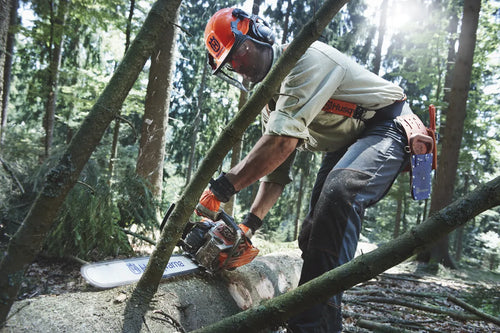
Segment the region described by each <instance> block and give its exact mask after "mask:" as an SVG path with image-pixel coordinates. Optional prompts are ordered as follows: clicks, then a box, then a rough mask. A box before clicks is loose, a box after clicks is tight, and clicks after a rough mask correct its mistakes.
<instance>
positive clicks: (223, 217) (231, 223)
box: [218, 210, 241, 232]
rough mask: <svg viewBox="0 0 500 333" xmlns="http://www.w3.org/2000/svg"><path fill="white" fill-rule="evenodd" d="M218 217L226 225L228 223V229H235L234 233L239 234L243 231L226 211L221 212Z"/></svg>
mask: <svg viewBox="0 0 500 333" xmlns="http://www.w3.org/2000/svg"><path fill="white" fill-rule="evenodd" d="M218 217H219V218H220V219H221V220H222V221H224V223H226V224H227V226H228V227H230V228H231V229H233V230H234V232H238V231H239V230H241V229H240V227H238V225H237V224H236V222H234V218H233V217H232V216H231V215H229V214H228V213H226V212H225V211H223V210H221V211H220V212H219V216H218Z"/></svg>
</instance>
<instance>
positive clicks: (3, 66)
mask: <svg viewBox="0 0 500 333" xmlns="http://www.w3.org/2000/svg"><path fill="white" fill-rule="evenodd" d="M8 2H9V1H7V3H8ZM1 7H2V8H1V9H0V12H1V13H0V21H2V20H3V19H4V16H5V13H4V12H3V11H4V10H7V9H8V8H7V7H8V6H5V8H4V4H3V3H2V5H1ZM18 7H19V3H18V0H13V1H12V6H11V8H10V15H9V20H8V22H9V26H8V32H7V40H6V43H5V50H4V44H3V34H4V31H3V29H4V27H3V23H2V24H1V25H0V40H1V42H0V80H2V81H1V82H0V100H1V102H0V105H1V107H2V111H1V117H0V149H1V147H2V145H3V141H4V137H5V128H6V126H7V105H8V104H9V92H10V77H11V72H12V54H13V52H14V44H15V32H14V31H15V28H16V26H17V24H18V21H19V19H18V16H17V8H18ZM6 21H7V20H6ZM2 70H3V72H2Z"/></svg>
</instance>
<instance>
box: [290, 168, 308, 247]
mask: <svg viewBox="0 0 500 333" xmlns="http://www.w3.org/2000/svg"><path fill="white" fill-rule="evenodd" d="M306 170H307V168H303V169H301V170H300V182H299V191H298V192H297V207H296V210H295V222H294V224H293V239H292V240H293V241H294V240H297V239H298V238H299V223H300V220H301V218H300V212H301V211H302V200H303V198H304V184H305V180H306V178H307V176H306Z"/></svg>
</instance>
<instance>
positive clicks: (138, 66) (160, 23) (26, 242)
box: [0, 0, 208, 323]
mask: <svg viewBox="0 0 500 333" xmlns="http://www.w3.org/2000/svg"><path fill="white" fill-rule="evenodd" d="M180 1H181V0H177V1H176V2H175V1H173V0H158V1H157V2H156V3H155V4H154V5H153V7H152V9H151V11H150V13H149V15H148V16H147V18H146V20H145V21H144V24H143V27H142V28H141V30H140V32H139V34H138V35H137V38H136V39H135V40H134V42H133V43H132V45H131V47H130V49H129V50H128V51H127V53H126V54H125V57H124V58H123V60H122V62H121V63H120V65H119V66H118V68H117V69H116V72H115V73H114V74H113V76H112V77H111V79H110V81H109V83H108V84H107V85H106V87H105V88H104V91H103V92H102V94H101V95H100V96H99V99H98V100H97V102H96V103H95V104H94V106H93V107H92V109H91V110H90V112H89V114H88V115H87V117H86V118H85V120H84V121H83V123H82V125H81V126H80V129H79V130H78V132H77V133H76V134H75V136H74V137H73V139H72V140H71V142H70V144H69V146H68V147H67V148H66V151H65V152H64V154H63V157H62V158H61V160H60V161H59V163H58V164H57V165H56V166H55V167H54V168H53V169H52V170H50V171H49V173H48V174H47V177H46V179H45V181H44V184H43V189H42V191H41V192H40V193H39V194H38V196H37V198H36V200H35V202H34V203H33V205H32V206H31V209H30V211H29V212H28V214H27V216H26V217H25V219H24V221H23V224H22V225H21V227H20V228H19V230H18V231H17V232H16V234H15V235H14V236H13V237H12V239H11V241H10V243H9V246H8V249H7V253H6V255H5V256H4V257H3V258H2V261H1V262H0V323H3V322H4V321H5V318H6V316H7V313H8V312H9V309H10V307H11V306H12V302H14V300H15V298H16V294H17V292H18V290H19V286H20V282H21V277H22V275H23V272H24V270H25V268H26V267H27V266H28V265H29V264H30V263H31V262H32V261H33V259H34V258H35V257H36V255H37V253H38V252H39V250H40V248H41V246H42V244H43V241H44V240H45V238H46V236H47V233H48V232H49V230H50V228H51V226H52V224H53V222H54V219H55V218H56V216H57V213H58V211H59V209H60V207H61V205H62V204H63V202H64V199H65V198H66V196H67V194H68V192H69V191H70V190H71V189H72V188H73V186H74V185H75V183H76V181H77V180H78V177H79V175H80V172H81V171H82V169H83V167H84V166H85V164H86V163H87V161H88V160H89V158H90V156H91V154H92V152H93V151H94V150H95V149H96V147H97V145H98V144H99V142H100V141H101V138H102V136H103V134H104V132H105V131H106V129H107V128H108V126H109V124H110V122H111V121H112V120H113V119H115V118H116V116H117V115H118V114H119V111H120V108H121V107H122V104H123V101H124V100H125V98H126V97H127V94H128V93H129V91H130V89H131V88H132V86H133V84H134V82H135V81H136V80H137V77H138V76H139V73H140V71H141V70H142V68H143V67H144V64H145V63H146V60H147V59H148V58H149V57H150V56H151V53H152V52H153V49H154V47H155V44H156V40H157V39H158V38H159V36H160V33H161V31H163V30H164V27H165V25H167V24H171V23H170V22H175V19H174V18H175V15H176V13H177V8H178V6H179V5H180ZM207 182H208V181H207ZM200 194H201V191H200ZM193 206H194V205H193Z"/></svg>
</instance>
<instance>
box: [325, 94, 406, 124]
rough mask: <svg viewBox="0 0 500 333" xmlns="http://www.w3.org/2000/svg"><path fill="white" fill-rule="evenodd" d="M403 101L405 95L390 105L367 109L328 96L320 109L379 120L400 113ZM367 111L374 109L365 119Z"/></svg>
mask: <svg viewBox="0 0 500 333" xmlns="http://www.w3.org/2000/svg"><path fill="white" fill-rule="evenodd" d="M405 101H406V95H405V96H404V97H403V98H402V99H401V100H399V101H396V102H394V103H392V104H391V105H388V106H385V107H383V108H381V109H378V110H368V109H366V108H364V107H362V106H360V105H357V104H355V103H351V102H345V101H341V100H338V99H334V98H330V99H329V100H328V102H326V104H325V106H323V108H322V109H321V110H322V111H325V112H329V113H333V114H336V115H340V116H344V117H349V118H354V119H359V120H363V121H367V120H370V121H372V120H373V121H380V120H389V119H394V118H396V117H397V116H399V115H401V111H402V109H403V105H404V102H405ZM368 111H375V115H374V116H373V117H372V118H369V119H366V118H365V115H366V113H367V112H368Z"/></svg>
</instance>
